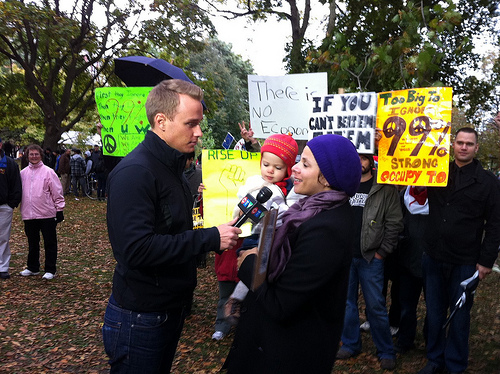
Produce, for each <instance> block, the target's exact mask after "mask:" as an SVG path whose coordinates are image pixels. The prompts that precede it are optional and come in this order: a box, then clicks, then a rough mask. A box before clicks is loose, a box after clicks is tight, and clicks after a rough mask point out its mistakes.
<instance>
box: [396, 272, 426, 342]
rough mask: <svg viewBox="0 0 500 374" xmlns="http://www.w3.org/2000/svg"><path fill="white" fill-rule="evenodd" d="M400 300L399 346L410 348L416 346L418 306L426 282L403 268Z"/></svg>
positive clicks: (400, 282) (400, 280) (400, 281)
mask: <svg viewBox="0 0 500 374" xmlns="http://www.w3.org/2000/svg"><path fill="white" fill-rule="evenodd" d="M399 285H400V290H399V302H400V305H401V321H400V323H399V331H398V346H399V347H401V348H403V349H409V348H412V347H413V346H414V343H415V335H416V332H417V306H418V301H419V300H420V294H421V293H422V290H423V287H424V282H423V279H422V278H421V277H415V276H414V275H412V274H411V272H410V271H409V270H406V269H404V268H403V271H402V272H401V275H400V278H399Z"/></svg>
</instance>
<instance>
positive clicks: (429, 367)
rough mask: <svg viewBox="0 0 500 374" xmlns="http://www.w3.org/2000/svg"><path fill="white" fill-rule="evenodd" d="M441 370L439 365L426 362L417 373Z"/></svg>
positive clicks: (428, 373) (434, 373) (432, 373)
mask: <svg viewBox="0 0 500 374" xmlns="http://www.w3.org/2000/svg"><path fill="white" fill-rule="evenodd" d="M442 372H443V369H441V368H440V367H439V366H437V365H435V364H433V363H432V362H428V363H427V365H425V366H424V368H423V369H421V370H420V371H419V372H418V373H417V374H436V373H442Z"/></svg>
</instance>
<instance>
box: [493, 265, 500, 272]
mask: <svg viewBox="0 0 500 374" xmlns="http://www.w3.org/2000/svg"><path fill="white" fill-rule="evenodd" d="M491 270H493V271H494V272H495V273H500V267H499V266H498V265H497V264H495V265H493V268H492V269H491Z"/></svg>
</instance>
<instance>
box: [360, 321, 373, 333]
mask: <svg viewBox="0 0 500 374" xmlns="http://www.w3.org/2000/svg"><path fill="white" fill-rule="evenodd" d="M359 329H360V330H363V331H370V322H368V321H366V322H363V323H362V324H361V325H360V326H359Z"/></svg>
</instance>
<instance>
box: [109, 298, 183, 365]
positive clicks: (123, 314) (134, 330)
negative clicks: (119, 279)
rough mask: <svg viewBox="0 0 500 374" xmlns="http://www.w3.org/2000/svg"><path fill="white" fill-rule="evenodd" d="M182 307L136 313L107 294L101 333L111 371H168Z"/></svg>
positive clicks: (175, 345)
mask: <svg viewBox="0 0 500 374" xmlns="http://www.w3.org/2000/svg"><path fill="white" fill-rule="evenodd" d="M184 317H185V315H184V310H183V309H182V308H179V309H174V310H171V311H168V312H157V313H156V312H153V313H137V312H133V311H130V310H126V309H122V308H120V307H119V306H118V305H117V303H116V301H115V299H114V297H113V295H111V297H110V298H109V302H108V306H107V308H106V313H105V314H104V325H103V326H102V336H103V341H104V349H105V350H106V354H107V355H108V357H109V363H110V365H111V371H110V372H111V373H133V374H136V373H139V374H140V373H144V374H148V373H169V372H170V368H171V366H172V361H173V359H174V355H175V350H176V348H177V342H178V341H179V337H180V335H181V331H182V327H183V325H184Z"/></svg>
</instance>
